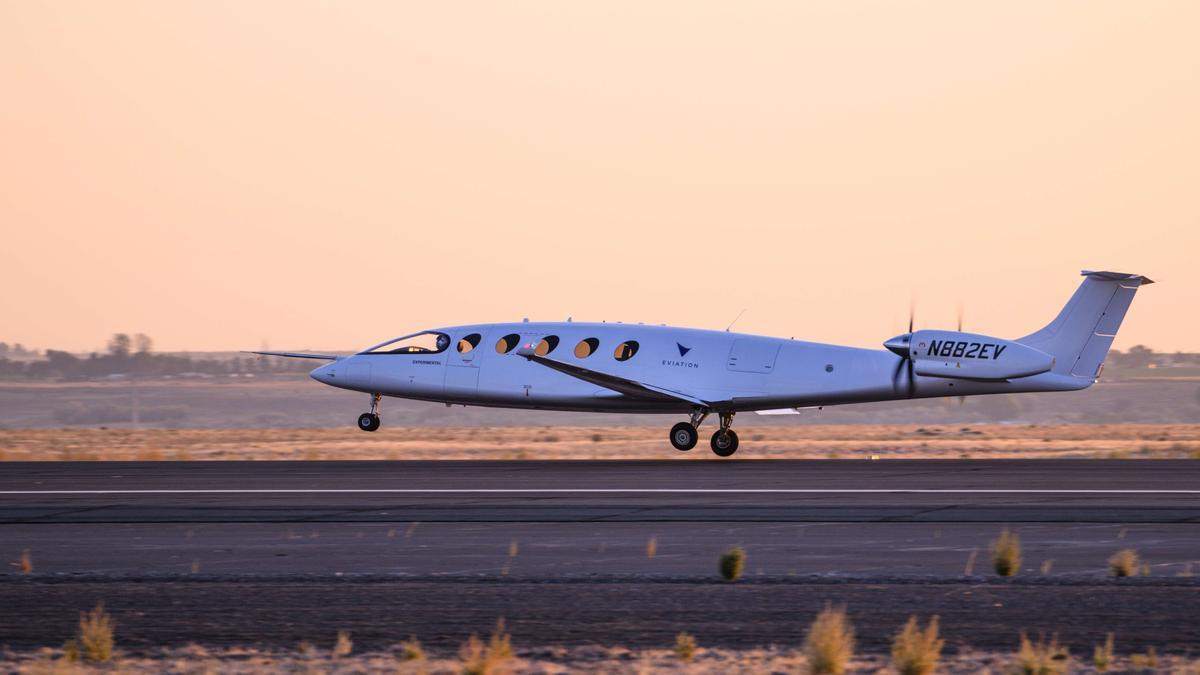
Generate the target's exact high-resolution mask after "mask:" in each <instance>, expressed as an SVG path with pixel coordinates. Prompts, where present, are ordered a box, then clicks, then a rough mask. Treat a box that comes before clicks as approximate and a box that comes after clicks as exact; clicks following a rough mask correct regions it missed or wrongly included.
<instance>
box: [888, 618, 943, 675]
mask: <svg viewBox="0 0 1200 675" xmlns="http://www.w3.org/2000/svg"><path fill="white" fill-rule="evenodd" d="M945 644H946V641H945V640H941V639H939V638H938V618H937V617H936V616H935V617H933V618H932V619H930V620H929V625H928V626H927V627H926V628H925V630H921V624H920V622H918V621H917V617H916V616H911V617H909V619H908V623H906V624H904V628H903V629H901V631H900V632H899V633H897V634H896V638H895V639H894V640H893V641H892V665H893V666H894V667H895V668H896V672H898V673H900V675H929V674H930V673H932V672H933V670H934V668H936V667H937V664H938V659H940V658H941V656H942V647H943V646H944V645H945Z"/></svg>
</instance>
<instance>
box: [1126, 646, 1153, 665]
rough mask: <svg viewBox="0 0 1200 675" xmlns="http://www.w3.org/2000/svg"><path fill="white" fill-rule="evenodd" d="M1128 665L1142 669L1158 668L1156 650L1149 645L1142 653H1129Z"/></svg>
mask: <svg viewBox="0 0 1200 675" xmlns="http://www.w3.org/2000/svg"><path fill="white" fill-rule="evenodd" d="M1129 665H1131V666H1133V667H1134V668H1139V669H1143V670H1145V669H1154V668H1158V650H1157V649H1155V648H1154V647H1149V648H1147V649H1146V653H1144V654H1130V655H1129Z"/></svg>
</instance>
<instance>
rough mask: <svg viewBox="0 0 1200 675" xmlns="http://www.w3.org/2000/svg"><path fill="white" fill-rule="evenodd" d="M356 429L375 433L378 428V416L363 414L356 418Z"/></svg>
mask: <svg viewBox="0 0 1200 675" xmlns="http://www.w3.org/2000/svg"><path fill="white" fill-rule="evenodd" d="M358 428H359V429H362V430H363V431H375V430H376V429H378V428H379V415H373V414H371V413H363V414H361V415H359V416H358Z"/></svg>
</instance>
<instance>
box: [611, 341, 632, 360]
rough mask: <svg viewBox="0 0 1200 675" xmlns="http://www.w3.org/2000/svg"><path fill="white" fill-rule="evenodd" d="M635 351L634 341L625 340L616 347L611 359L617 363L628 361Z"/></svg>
mask: <svg viewBox="0 0 1200 675" xmlns="http://www.w3.org/2000/svg"><path fill="white" fill-rule="evenodd" d="M637 351H638V343H637V342H636V341H635V340H626V341H625V342H622V343H621V344H619V345H617V348H616V350H614V351H613V358H614V359H616V360H618V361H628V360H629V359H632V358H633V355H634V354H636V353H637Z"/></svg>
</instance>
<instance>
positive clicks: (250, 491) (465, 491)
mask: <svg viewBox="0 0 1200 675" xmlns="http://www.w3.org/2000/svg"><path fill="white" fill-rule="evenodd" d="M273 494H452V495H453V494H462V495H470V494H500V495H503V494H701V495H703V494H953V495H959V494H1002V495H1004V494H1015V495H1200V490H1141V489H1106V488H1097V489H1079V490H1062V489H1037V488H1031V489H1003V488H999V489H991V488H979V489H972V488H952V489H940V488H262V489H258V488H246V489H237V488H229V489H211V490H188V489H178V490H173V489H162V490H0V496H6V495H13V496H15V495H273Z"/></svg>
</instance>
